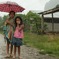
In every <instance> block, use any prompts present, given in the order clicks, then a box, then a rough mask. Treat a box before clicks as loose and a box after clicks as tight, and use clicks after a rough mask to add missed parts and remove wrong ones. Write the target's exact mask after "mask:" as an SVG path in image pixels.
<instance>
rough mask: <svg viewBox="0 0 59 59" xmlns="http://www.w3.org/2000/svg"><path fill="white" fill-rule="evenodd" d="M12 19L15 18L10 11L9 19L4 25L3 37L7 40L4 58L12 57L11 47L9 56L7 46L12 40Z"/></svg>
mask: <svg viewBox="0 0 59 59" xmlns="http://www.w3.org/2000/svg"><path fill="white" fill-rule="evenodd" d="M14 17H15V12H14V11H10V13H9V18H8V19H7V20H6V21H5V24H4V29H3V30H4V36H5V39H6V40H7V47H6V48H7V49H6V50H7V55H6V58H8V57H10V56H12V48H13V46H12V45H11V49H10V54H9V46H10V44H11V39H12V35H13V28H14V20H13V19H14Z"/></svg>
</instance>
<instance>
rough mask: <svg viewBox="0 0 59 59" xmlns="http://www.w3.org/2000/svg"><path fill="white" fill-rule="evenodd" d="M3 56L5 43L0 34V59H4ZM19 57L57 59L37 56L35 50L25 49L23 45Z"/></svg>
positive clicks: (25, 58) (23, 58)
mask: <svg viewBox="0 0 59 59" xmlns="http://www.w3.org/2000/svg"><path fill="white" fill-rule="evenodd" d="M5 55H6V43H5V42H4V38H3V35H2V34H0V59H5V58H4V57H5ZM21 57H22V59H59V58H56V57H52V56H48V55H42V54H39V53H38V50H37V49H35V48H31V47H27V46H25V45H23V46H22V47H21ZM7 59H12V58H7ZM16 59H18V58H16Z"/></svg>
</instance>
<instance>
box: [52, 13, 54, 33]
mask: <svg viewBox="0 0 59 59" xmlns="http://www.w3.org/2000/svg"><path fill="white" fill-rule="evenodd" d="M52 32H54V21H53V13H52Z"/></svg>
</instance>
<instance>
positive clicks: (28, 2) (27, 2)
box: [0, 0, 49, 16]
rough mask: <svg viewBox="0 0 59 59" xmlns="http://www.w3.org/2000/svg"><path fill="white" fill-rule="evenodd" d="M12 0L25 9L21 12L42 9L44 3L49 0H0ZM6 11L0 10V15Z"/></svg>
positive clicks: (1, 0)
mask: <svg viewBox="0 0 59 59" xmlns="http://www.w3.org/2000/svg"><path fill="white" fill-rule="evenodd" d="M6 1H12V2H16V3H18V4H19V5H20V6H22V7H24V8H25V10H24V11H23V12H22V13H27V12H28V11H29V10H42V11H44V7H45V4H46V3H47V2H48V1H49V0H0V3H1V2H6ZM6 14H7V13H5V12H4V13H3V12H0V16H3V15H6Z"/></svg>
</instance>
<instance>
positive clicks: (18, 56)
mask: <svg viewBox="0 0 59 59" xmlns="http://www.w3.org/2000/svg"><path fill="white" fill-rule="evenodd" d="M18 57H19V58H20V46H19V47H18Z"/></svg>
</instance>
